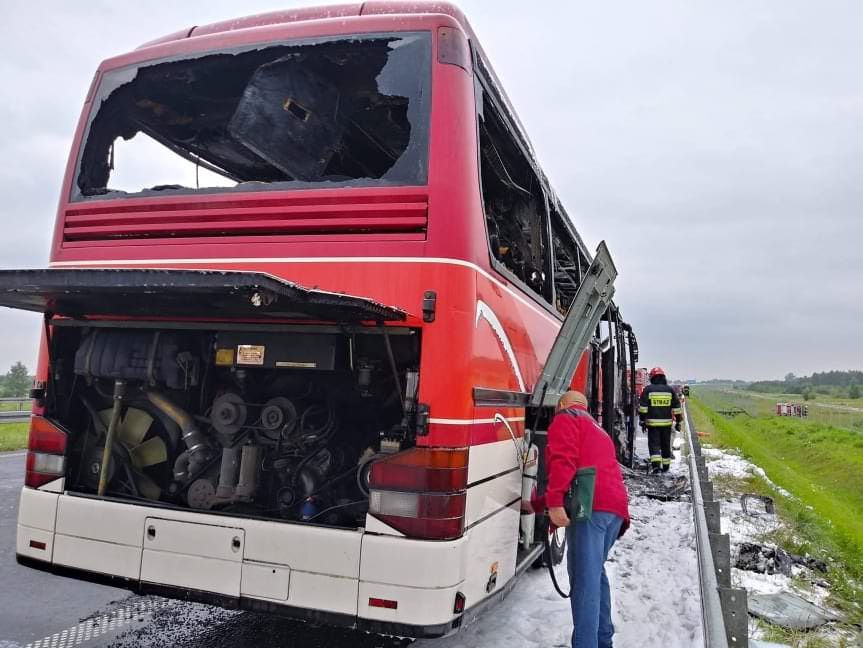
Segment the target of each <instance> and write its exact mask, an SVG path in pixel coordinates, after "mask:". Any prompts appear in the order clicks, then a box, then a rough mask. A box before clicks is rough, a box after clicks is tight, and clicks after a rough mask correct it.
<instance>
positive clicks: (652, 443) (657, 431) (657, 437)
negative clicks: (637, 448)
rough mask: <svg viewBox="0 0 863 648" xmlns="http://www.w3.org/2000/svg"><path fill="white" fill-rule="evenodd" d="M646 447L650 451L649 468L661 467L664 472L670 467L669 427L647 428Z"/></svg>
mask: <svg viewBox="0 0 863 648" xmlns="http://www.w3.org/2000/svg"><path fill="white" fill-rule="evenodd" d="M647 447H648V449H649V450H650V466H651V467H652V468H657V467H659V466H662V470H663V471H666V470H668V469H669V468H670V467H671V459H672V457H673V455H672V454H671V426H670V425H663V426H661V427H649V428H647Z"/></svg>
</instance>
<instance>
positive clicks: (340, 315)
mask: <svg viewBox="0 0 863 648" xmlns="http://www.w3.org/2000/svg"><path fill="white" fill-rule="evenodd" d="M56 223H57V224H56V230H55V235H54V241H53V246H52V251H51V263H50V268H48V269H44V270H26V271H25V270H22V271H4V272H2V273H0V304H2V305H4V306H8V307H12V308H22V309H27V310H33V311H39V312H42V313H44V316H45V326H44V339H43V343H42V347H41V354H40V363H39V368H38V374H37V384H36V385H35V387H34V390H33V397H34V407H33V418H32V423H31V431H30V438H29V450H28V456H27V473H26V484H25V487H24V488H23V490H22V493H21V502H20V514H19V520H18V535H17V555H18V560H19V561H20V562H21V563H23V564H27V565H30V566H32V567H35V568H40V569H45V570H48V571H54V572H57V573H60V574H64V575H68V576H73V577H75V578H81V579H90V580H99V581H104V582H109V583H113V584H116V585H120V586H124V587H128V588H130V589H132V590H135V591H140V592H157V593H161V594H164V595H166V596H174V597H182V598H191V599H199V600H206V601H210V602H217V603H219V604H221V605H224V606H226V607H235V608H243V609H254V610H261V611H270V612H274V613H279V614H285V615H288V616H293V617H298V618H311V619H315V620H318V621H326V622H329V623H335V624H343V625H347V626H354V627H362V628H365V629H368V630H380V631H386V632H391V633H395V634H400V635H410V636H441V635H444V634H447V633H449V632H451V631H453V630H455V629H457V628H458V627H460V626H461V625H462V624H463V623H464V622H465V620H466V619H469V618H470V615H472V614H476V613H477V612H478V611H479V610H481V609H482V607H483V605H484V604H485V603H487V602H488V601H490V600H493V599H494V597H495V596H496V595H499V594H501V593H503V592H506V591H507V589H508V588H509V587H510V586H511V584H512V583H513V580H514V578H515V576H516V575H517V574H518V573H520V571H521V570H523V569H524V568H525V567H526V566H527V565H529V564H531V563H532V562H533V561H535V560H536V559H537V558H538V557H539V556H540V554H541V552H542V551H543V548H542V543H540V542H539V540H540V538H541V537H542V536H543V534H545V533H546V531H545V530H544V529H543V527H542V525H541V524H540V521H539V520H536V519H534V517H533V516H520V515H519V504H518V503H519V499H520V497H521V494H522V491H523V489H528V490H529V488H530V487H531V485H532V484H533V483H534V480H535V475H536V464H537V460H536V458H537V455H538V452H537V448H536V444H540V445H541V441H542V429H543V428H544V426H545V424H547V421H548V418H549V416H548V414H549V405H551V404H553V402H554V399H555V398H556V397H557V395H559V394H560V393H561V392H562V391H563V390H565V389H566V388H567V387H568V386H569V385H570V383H571V382H574V384H575V385H577V386H578V387H579V388H581V389H583V390H585V391H586V392H587V393H589V394H591V396H592V401H593V409H594V413H595V414H596V415H597V417H600V418H601V419H602V422H603V425H604V426H605V427H606V429H607V430H608V431H609V433H610V434H612V435H613V436H614V437H615V440H616V442H617V444H618V447H619V449H620V452H621V458H622V459H623V460H625V459H626V456H627V453H629V455H630V456H631V434H630V433H629V432H627V430H628V429H629V430H631V420H632V416H633V409H632V398H631V393H632V391H633V389H632V387H631V386H630V385H629V384H628V383H627V381H626V380H625V379H624V378H625V376H627V375H631V374H632V372H631V369H632V367H633V366H634V362H635V360H634V359H633V358H634V351H635V340H634V337H633V336H632V333H631V329H630V328H629V327H628V326H627V325H626V324H625V323H623V321H622V320H621V319H620V314H619V312H618V310H617V308H616V307H615V306H614V304H613V303H611V297H612V293H613V286H612V282H613V280H614V277H615V275H616V270H615V269H614V265H613V263H612V262H611V258H610V257H609V256H608V253H607V251H606V250H605V248H604V246H600V249H599V250H598V252H597V254H596V255H595V256H594V257H592V256H591V255H589V254H588V253H587V251H586V249H585V246H584V244H583V243H582V242H581V240H580V239H579V237H578V235H577V233H576V232H575V230H574V229H573V226H572V224H571V222H570V219H569V218H568V217H567V215H566V213H565V211H564V209H563V207H562V206H561V204H560V202H559V201H558V199H557V197H556V196H555V194H554V192H553V191H552V189H551V187H550V186H549V184H548V182H547V180H546V178H545V176H544V175H543V173H542V171H541V169H540V168H539V166H538V165H537V163H536V160H535V157H534V155H533V152H532V149H531V146H530V144H529V142H528V140H527V138H526V136H525V135H524V132H523V130H522V128H521V126H520V124H519V122H518V120H517V118H516V117H515V114H514V112H513V110H512V108H511V106H510V105H509V102H508V101H507V99H506V97H505V95H504V94H503V92H502V91H501V89H500V85H499V83H498V82H497V81H496V80H495V77H494V73H493V72H492V70H491V67H490V65H489V63H488V61H487V60H486V58H485V55H484V54H483V52H482V49H481V47H480V46H479V44H478V43H477V41H476V38H475V37H474V35H473V33H472V31H471V29H470V27H469V25H468V23H467V22H466V20H465V18H464V17H463V15H462V14H461V13H460V12H459V11H458V10H457V9H455V8H454V7H452V6H451V5H447V4H438V3H422V2H411V3H398V2H392V3H390V2H366V3H362V4H346V5H339V6H336V7H329V8H326V9H309V10H302V11H293V12H278V13H273V14H267V15H261V16H254V17H251V18H245V19H240V20H234V21H229V22H226V23H219V24H213V25H208V26H204V27H195V28H193V29H189V30H184V31H182V32H178V33H176V34H172V35H170V36H168V37H165V38H162V39H159V40H157V41H153V42H151V43H148V44H146V45H144V46H142V47H140V48H139V49H136V50H134V51H133V52H130V53H128V54H124V55H122V56H119V57H116V58H113V59H109V60H107V61H105V62H104V63H103V64H102V65H101V66H100V68H99V70H98V72H97V74H96V77H95V79H94V81H93V84H92V87H91V88H90V90H89V92H88V95H87V99H86V103H85V105H84V109H83V111H82V114H81V119H80V122H79V125H78V128H77V132H76V134H75V138H74V144H73V147H72V152H71V155H70V157H69V163H68V166H67V169H66V175H65V180H64V184H63V189H62V195H61V200H60V206H59V211H58V216H57V221H56ZM567 313H569V316H568V317H565V315H566V314H567ZM556 340H557V341H556ZM586 349H587V351H585V350H586ZM577 365H578V370H576V369H577ZM627 371H628V372H629V374H627ZM628 425H629V426H630V427H629V428H627V426H628ZM525 475H526V477H525ZM553 540H554V542H552V547H553V549H554V551H553V552H551V553H553V554H554V557H556V559H559V558H560V555H561V549H562V547H561V545H560V544H559V542H560V539H559V538H557V537H555V538H553Z"/></svg>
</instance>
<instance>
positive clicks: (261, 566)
mask: <svg viewBox="0 0 863 648" xmlns="http://www.w3.org/2000/svg"><path fill="white" fill-rule="evenodd" d="M290 586H291V570H290V569H288V568H287V567H282V566H280V565H268V564H266V563H254V562H249V561H244V562H243V577H242V581H241V583H240V594H242V595H243V596H249V597H252V598H259V599H265V600H268V601H274V602H276V603H284V602H285V601H287V600H288V589H289V588H290Z"/></svg>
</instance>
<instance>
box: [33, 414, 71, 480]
mask: <svg viewBox="0 0 863 648" xmlns="http://www.w3.org/2000/svg"><path fill="white" fill-rule="evenodd" d="M66 439H67V435H66V432H64V431H63V430H62V429H61V428H59V427H57V426H56V425H54V424H53V423H51V422H50V421H49V420H48V419H46V418H43V417H41V416H34V417H32V418H31V419H30V435H29V437H28V441H27V472H26V475H25V478H24V484H25V485H26V486H30V487H31V488H38V487H39V486H42V485H44V484H47V483H48V482H51V481H54V480H55V479H57V478H58V477H62V476H63V475H65V474H66Z"/></svg>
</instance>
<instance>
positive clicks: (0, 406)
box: [0, 401, 30, 412]
mask: <svg viewBox="0 0 863 648" xmlns="http://www.w3.org/2000/svg"><path fill="white" fill-rule="evenodd" d="M21 411H23V412H29V411H30V401H26V402H25V403H23V404H22V403H11V402H2V403H0V412H21Z"/></svg>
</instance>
